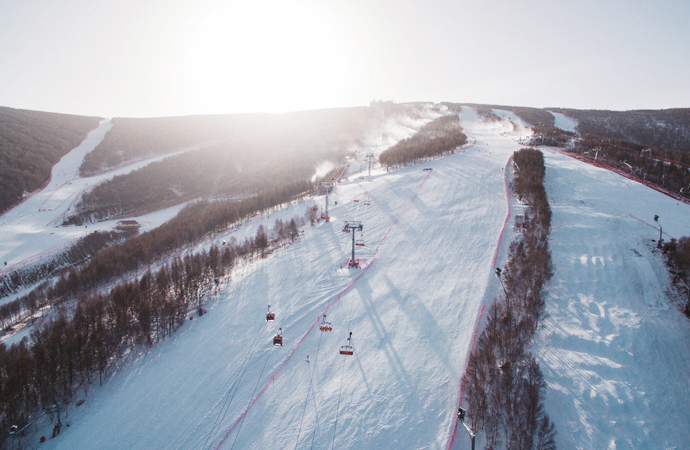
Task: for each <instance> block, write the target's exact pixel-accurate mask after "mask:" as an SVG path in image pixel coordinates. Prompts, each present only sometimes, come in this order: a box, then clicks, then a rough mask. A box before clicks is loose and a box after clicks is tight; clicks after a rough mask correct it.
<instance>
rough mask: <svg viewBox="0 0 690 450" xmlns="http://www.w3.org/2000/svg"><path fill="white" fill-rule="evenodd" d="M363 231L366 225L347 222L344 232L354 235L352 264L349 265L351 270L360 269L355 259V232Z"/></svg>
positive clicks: (357, 222)
mask: <svg viewBox="0 0 690 450" xmlns="http://www.w3.org/2000/svg"><path fill="white" fill-rule="evenodd" d="M363 229H364V225H362V222H359V221H348V222H345V227H343V231H344V232H346V233H351V234H352V259H350V264H349V265H348V267H350V268H352V267H359V264H358V262H357V259H356V258H355V231H362V230H363Z"/></svg>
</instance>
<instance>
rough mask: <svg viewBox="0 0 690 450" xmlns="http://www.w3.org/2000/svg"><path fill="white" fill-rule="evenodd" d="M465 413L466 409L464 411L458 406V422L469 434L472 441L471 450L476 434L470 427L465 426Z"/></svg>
mask: <svg viewBox="0 0 690 450" xmlns="http://www.w3.org/2000/svg"><path fill="white" fill-rule="evenodd" d="M465 414H467V411H465V410H464V409H462V408H458V420H460V423H462V425H463V426H464V427H465V429H466V430H467V434H469V435H470V440H471V441H472V450H474V437H475V436H476V434H475V432H474V430H473V429H472V428H470V427H468V426H467V424H466V423H465Z"/></svg>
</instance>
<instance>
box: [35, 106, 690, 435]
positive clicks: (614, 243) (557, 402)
mask: <svg viewBox="0 0 690 450" xmlns="http://www.w3.org/2000/svg"><path fill="white" fill-rule="evenodd" d="M461 119H462V125H463V127H464V128H465V129H466V130H467V131H468V132H469V134H470V135H471V137H472V138H473V144H469V145H468V146H467V147H466V148H465V149H464V151H462V152H456V154H454V155H452V156H450V157H447V158H443V159H440V160H437V161H434V162H430V163H426V164H424V166H423V167H424V168H430V169H433V170H432V171H428V170H422V167H421V166H418V167H410V168H407V169H403V170H399V171H394V172H390V173H386V172H383V171H381V170H375V171H373V172H372V181H367V180H365V179H361V178H360V177H359V176H353V177H351V178H350V180H349V181H348V182H346V183H343V184H340V185H338V186H337V188H336V192H335V194H334V195H332V196H331V198H330V206H331V210H330V215H331V217H332V220H331V222H329V223H326V222H321V223H319V224H318V225H317V226H315V227H309V226H307V227H306V228H305V233H304V235H303V236H301V237H300V238H299V239H298V241H297V242H295V243H294V244H292V245H290V246H288V247H285V248H283V249H280V250H278V251H276V252H275V253H274V254H273V255H271V256H269V257H268V258H266V259H264V260H261V261H259V262H257V263H256V264H253V265H252V266H251V267H245V268H242V269H240V270H237V271H236V272H235V273H233V275H232V276H231V278H230V279H227V280H224V281H223V283H221V290H220V292H219V293H218V294H217V295H216V297H215V298H214V299H213V300H212V301H210V302H209V303H208V304H207V307H208V309H209V314H206V315H204V316H203V317H201V318H195V319H194V320H193V321H188V322H187V324H186V325H184V326H183V327H182V328H181V329H180V330H179V331H178V332H177V333H176V334H175V335H173V336H172V337H171V338H170V339H169V340H167V341H165V342H162V343H160V344H158V345H156V346H155V347H153V348H151V349H149V350H148V352H147V353H146V355H142V356H141V357H139V358H137V359H136V360H135V361H132V362H131V363H130V364H128V365H126V366H125V367H123V368H122V369H120V370H119V371H118V372H117V373H114V374H112V376H111V377H110V378H109V379H108V381H107V382H106V383H105V384H104V385H103V386H101V387H97V386H93V387H92V388H91V389H90V391H89V395H88V396H85V397H83V399H85V400H86V401H85V402H84V404H83V405H81V406H79V407H75V406H69V407H68V408H67V410H66V411H64V412H63V418H62V419H63V423H65V424H69V427H63V432H62V433H61V434H60V435H59V436H58V437H57V438H56V439H49V440H48V441H47V443H46V444H44V445H45V446H48V447H51V448H53V447H59V448H94V447H96V448H211V447H213V448H221V447H222V448H233V447H237V448H287V447H294V448H313V447H316V448H327V447H330V448H398V447H401V448H447V447H448V444H449V442H450V439H451V436H452V435H453V431H454V429H453V428H454V426H455V423H456V421H455V413H456V411H457V406H458V400H459V390H460V381H461V377H462V374H463V372H464V369H465V365H466V361H467V355H468V350H469V348H470V346H471V343H472V337H473V333H474V331H475V326H476V323H477V320H478V317H479V312H480V309H481V306H482V305H483V304H484V303H485V302H488V301H490V300H491V299H492V298H493V297H494V296H495V295H497V294H498V292H499V291H500V285H498V284H497V283H498V281H497V280H496V278H495V276H493V269H494V257H495V256H496V255H498V261H497V262H496V264H497V265H500V266H502V265H503V264H504V263H505V254H506V247H507V244H508V243H509V242H510V241H511V240H512V238H513V232H512V226H511V222H510V221H508V226H507V227H506V233H505V234H503V240H502V241H499V237H500V236H501V233H502V230H503V227H504V224H505V220H506V215H507V214H508V212H509V211H510V209H509V206H508V204H507V202H506V188H505V178H504V177H505V167H506V164H507V162H508V161H509V158H510V156H511V155H512V153H513V152H514V151H515V150H518V149H519V148H520V146H519V145H518V144H517V143H516V142H515V141H516V139H517V138H519V137H520V132H521V131H522V130H517V131H516V129H515V128H514V127H513V126H512V125H510V124H509V123H507V122H505V123H502V124H497V123H490V124H484V123H483V122H482V121H481V120H480V118H479V117H478V116H477V114H476V112H475V111H474V110H473V109H468V108H464V109H463V113H462V116H461ZM506 119H508V117H506ZM372 145H374V144H372ZM363 153H366V151H365V152H363ZM546 162H547V175H546V177H547V180H546V188H547V193H548V195H549V199H550V202H551V206H552V210H553V230H552V234H551V241H550V245H551V250H552V254H553V261H554V277H553V280H552V282H551V284H550V285H549V286H548V287H547V290H548V298H547V305H548V313H549V317H548V318H547V319H546V320H545V322H544V325H543V326H542V327H541V328H540V330H539V331H538V334H537V337H536V340H535V341H536V342H535V345H534V348H533V351H534V352H535V353H536V355H537V356H538V358H539V359H540V362H541V365H542V370H543V372H544V375H545V378H546V381H547V383H548V391H547V396H546V411H547V413H548V414H549V415H550V416H551V418H552V419H553V421H554V422H555V423H556V426H557V427H558V432H559V434H558V444H559V446H560V447H563V448H602V447H613V448H618V447H624V448H627V447H633V448H658V447H661V448H664V447H667V448H668V447H670V448H674V447H675V448H685V447H686V446H687V442H690V437H689V436H688V431H687V423H690V420H688V419H689V417H688V412H687V408H686V404H687V403H688V398H689V396H688V387H687V382H686V381H687V379H686V378H684V377H683V375H685V374H687V373H688V370H689V369H690V357H689V355H688V345H687V342H688V333H689V332H690V330H689V329H688V322H687V320H686V319H684V318H683V317H682V316H681V315H680V313H679V312H678V311H677V310H676V309H674V308H673V307H669V305H668V300H667V299H666V297H665V295H664V290H665V288H666V283H667V280H666V278H665V277H666V275H665V273H664V269H663V264H662V262H661V259H660V258H659V256H658V255H657V254H656V253H653V252H652V247H653V245H654V243H652V242H651V239H655V238H656V237H658V229H657V228H655V226H654V224H653V223H652V219H651V217H653V215H654V214H658V215H659V216H660V222H661V223H662V225H663V227H664V231H665V232H667V233H668V235H669V236H674V237H679V236H682V235H687V234H690V230H689V229H688V228H687V227H688V226H687V224H688V223H690V206H688V205H684V204H681V203H678V202H677V201H675V200H672V199H669V198H667V197H665V196H663V195H662V194H660V193H658V192H656V191H653V190H651V189H649V188H647V187H645V186H642V185H640V184H637V183H634V182H632V181H630V180H628V179H625V178H621V177H620V176H618V175H615V174H612V173H609V172H606V171H603V170H601V169H597V168H593V167H590V166H588V165H586V164H584V163H582V162H579V161H577V160H574V159H570V158H568V157H566V156H563V155H561V154H558V153H556V152H549V151H547V152H546ZM316 201H317V202H320V203H322V202H323V201H324V199H323V198H322V197H319V198H317V199H316ZM336 202H337V204H336ZM519 209H520V206H519V205H517V204H514V205H513V213H515V212H518V213H519V212H520V211H519ZM515 210H517V211H515ZM303 213H304V204H299V205H297V206H295V207H293V208H292V209H286V210H284V211H281V212H280V213H279V214H280V216H281V217H285V218H289V217H290V216H292V215H295V214H303ZM34 214H36V213H34ZM275 217H276V214H271V217H266V218H265V219H264V220H265V221H266V224H267V225H270V224H271V221H273V220H275ZM350 220H357V221H362V223H363V227H364V228H363V231H362V233H359V232H358V233H357V235H356V238H357V239H362V240H363V241H364V242H365V246H364V247H359V246H358V247H356V248H357V252H358V253H357V255H358V257H360V258H361V259H362V260H363V261H365V262H364V267H363V268H362V269H344V268H341V266H342V264H343V262H344V261H345V260H346V258H347V257H348V255H349V253H350V248H351V247H350V246H351V235H350V234H347V233H343V232H342V231H341V230H342V228H343V225H344V223H345V221H350ZM253 225H254V226H257V223H254V224H253ZM237 232H238V231H233V233H237ZM245 232H246V231H245ZM232 235H233V234H227V235H226V236H216V237H214V239H215V240H218V239H221V238H227V237H230V236H232ZM666 238H668V236H667V237H666ZM268 304H270V305H271V309H272V310H273V311H275V313H276V321H275V322H272V323H267V322H266V321H265V320H264V316H265V313H266V305H268ZM323 314H326V315H327V320H328V321H330V322H331V323H332V325H333V331H332V332H321V331H319V326H318V324H319V322H320V321H321V320H322V317H323ZM279 328H282V335H283V338H284V344H285V345H284V346H283V347H274V346H273V345H272V338H273V336H274V335H275V333H277V332H278V330H279ZM349 332H352V341H351V343H352V347H353V350H354V354H353V355H352V356H343V355H340V354H339V351H338V350H339V348H340V346H342V345H345V344H346V342H347V337H348V335H349ZM471 413H472V412H471V411H470V414H471ZM46 433H48V431H46ZM453 448H469V438H468V437H467V434H466V432H465V431H464V430H462V429H461V430H459V431H458V434H457V436H456V437H455V440H454V444H453Z"/></svg>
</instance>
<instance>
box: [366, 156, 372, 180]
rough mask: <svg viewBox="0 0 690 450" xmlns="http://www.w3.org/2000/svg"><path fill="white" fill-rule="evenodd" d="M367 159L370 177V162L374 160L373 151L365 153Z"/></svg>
mask: <svg viewBox="0 0 690 450" xmlns="http://www.w3.org/2000/svg"><path fill="white" fill-rule="evenodd" d="M366 158H367V161H369V178H371V163H372V161H374V154H373V153H367V155H366Z"/></svg>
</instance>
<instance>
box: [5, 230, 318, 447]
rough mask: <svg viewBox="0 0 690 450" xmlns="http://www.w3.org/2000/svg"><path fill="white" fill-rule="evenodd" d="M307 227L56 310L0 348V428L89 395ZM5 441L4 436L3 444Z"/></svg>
mask: <svg viewBox="0 0 690 450" xmlns="http://www.w3.org/2000/svg"><path fill="white" fill-rule="evenodd" d="M305 222H306V219H305V218H304V217H299V216H296V217H293V218H292V219H290V220H289V221H287V222H285V221H282V220H280V219H277V220H276V221H275V226H274V228H273V230H272V231H268V230H267V229H266V228H265V227H264V226H263V225H260V226H259V228H258V230H257V233H256V235H255V236H254V237H248V238H246V239H245V240H244V241H243V242H237V240H235V239H234V238H233V239H232V240H231V241H230V242H227V243H226V242H223V244H221V245H214V246H212V247H211V248H210V249H209V250H208V251H206V250H204V251H202V252H200V253H195V254H187V255H184V256H177V257H175V258H172V260H171V261H170V262H168V263H166V264H163V265H161V266H160V268H158V269H157V270H156V271H152V270H150V269H148V270H146V272H144V273H143V275H141V276H140V277H138V278H135V279H134V280H133V281H123V282H119V283H117V284H115V285H114V286H113V287H111V288H110V290H109V291H110V292H109V293H108V294H105V293H103V291H102V290H101V291H98V290H91V291H85V292H82V293H81V294H80V295H79V296H78V298H77V299H76V303H75V304H74V305H73V306H71V307H70V308H59V309H58V310H57V312H56V315H55V317H54V318H53V319H52V320H50V321H46V322H44V323H42V324H37V325H36V326H35V327H34V329H33V330H32V332H31V341H30V343H28V342H27V341H26V340H25V339H24V340H22V341H21V342H19V343H16V344H13V345H11V346H9V347H6V346H5V345H4V344H0V393H1V394H2V395H0V427H1V429H4V430H7V429H9V427H10V425H11V424H18V425H20V426H21V424H24V423H26V422H27V421H28V420H29V419H30V417H31V416H32V415H33V414H35V412H36V411H37V410H39V409H42V408H46V407H47V406H49V405H52V404H54V403H60V404H61V405H66V404H68V403H70V402H71V401H72V400H73V399H74V398H75V396H76V395H77V394H78V393H79V392H83V393H84V394H87V393H88V390H89V386H90V385H91V383H93V382H94V381H95V380H96V379H98V380H99V383H101V382H102V380H103V378H104V377H105V376H107V375H108V373H109V371H110V370H111V369H113V368H117V367H119V366H120V365H122V364H123V363H124V360H125V358H126V355H127V354H128V353H130V350H136V349H138V348H141V347H143V348H146V347H150V346H152V345H154V344H155V343H157V342H160V341H162V340H164V339H166V338H167V337H168V336H170V335H171V334H172V333H174V332H175V331H176V330H177V329H178V328H179V327H181V326H182V325H183V324H184V323H185V321H186V320H187V317H188V316H189V314H190V312H191V311H197V312H198V314H203V313H204V310H203V299H204V298H206V296H207V295H208V294H210V293H213V292H214V290H216V289H217V288H218V286H219V283H220V279H221V278H222V277H229V276H230V274H231V271H232V269H233V267H234V266H235V265H236V264H237V262H238V261H242V260H244V261H246V260H250V259H252V258H258V257H263V256H265V255H266V254H267V253H268V252H270V249H271V248H274V247H277V246H280V245H283V244H285V243H290V242H293V241H294V240H295V239H297V238H298V237H299V227H300V226H302V225H304V224H305ZM58 284H59V283H58ZM191 318H192V317H191V316H190V319H191ZM5 438H6V434H5V433H0V445H2V443H3V441H4V439H5Z"/></svg>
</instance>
